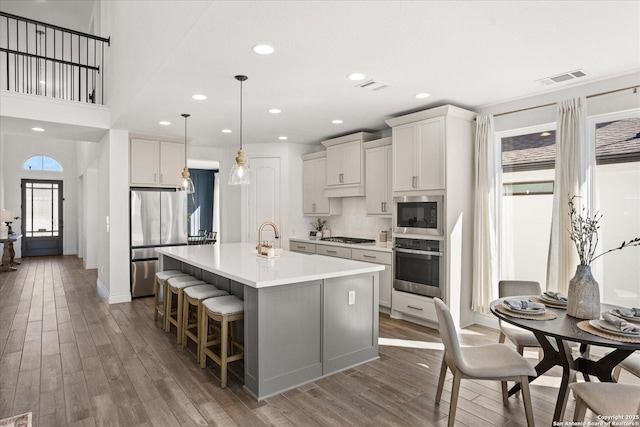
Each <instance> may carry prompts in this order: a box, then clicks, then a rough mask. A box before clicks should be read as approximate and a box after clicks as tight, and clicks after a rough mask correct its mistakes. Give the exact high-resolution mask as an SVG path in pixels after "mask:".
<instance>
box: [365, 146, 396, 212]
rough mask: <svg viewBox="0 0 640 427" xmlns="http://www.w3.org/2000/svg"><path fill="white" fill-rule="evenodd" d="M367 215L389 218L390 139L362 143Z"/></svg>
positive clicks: (390, 192)
mask: <svg viewBox="0 0 640 427" xmlns="http://www.w3.org/2000/svg"><path fill="white" fill-rule="evenodd" d="M364 149H365V170H366V173H365V176H366V179H365V181H366V193H367V199H366V205H367V215H381V216H389V217H391V213H392V203H391V201H392V177H393V155H392V154H393V153H392V146H391V138H382V139H378V140H375V141H369V142H365V143H364Z"/></svg>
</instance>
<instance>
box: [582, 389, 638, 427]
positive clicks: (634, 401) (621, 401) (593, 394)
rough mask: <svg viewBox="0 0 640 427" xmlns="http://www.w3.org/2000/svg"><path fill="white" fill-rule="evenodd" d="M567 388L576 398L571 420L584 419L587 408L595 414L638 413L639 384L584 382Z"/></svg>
mask: <svg viewBox="0 0 640 427" xmlns="http://www.w3.org/2000/svg"><path fill="white" fill-rule="evenodd" d="M569 388H571V391H572V392H573V395H574V396H575V398H576V410H575V412H574V414H573V421H584V416H585V414H586V412H587V409H590V410H591V412H593V413H594V414H596V415H619V416H625V415H640V385H637V384H619V383H597V382H584V383H572V384H569ZM630 419H631V418H628V419H626V420H630ZM624 420H625V419H623V421H624Z"/></svg>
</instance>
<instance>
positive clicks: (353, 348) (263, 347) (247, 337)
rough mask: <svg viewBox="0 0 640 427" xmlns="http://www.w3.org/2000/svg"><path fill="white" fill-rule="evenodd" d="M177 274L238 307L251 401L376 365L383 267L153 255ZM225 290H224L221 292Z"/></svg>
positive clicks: (248, 249)
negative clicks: (232, 297)
mask: <svg viewBox="0 0 640 427" xmlns="http://www.w3.org/2000/svg"><path fill="white" fill-rule="evenodd" d="M158 252H159V254H160V255H161V257H160V266H159V267H160V269H161V270H171V269H180V270H182V271H185V272H187V273H189V274H192V275H194V276H196V277H199V278H202V279H204V280H206V281H207V282H210V283H213V284H215V285H216V286H218V287H219V288H223V289H227V290H229V291H230V292H231V293H233V294H236V295H238V296H240V297H242V298H243V299H244V308H245V313H244V331H243V332H244V334H243V335H244V345H245V360H244V382H245V389H246V390H247V391H248V392H249V393H250V394H251V395H253V397H254V398H256V399H257V400H263V399H265V398H267V397H270V396H273V395H276V394H279V393H282V392H284V391H286V390H290V389H292V388H296V387H299V386H301V385H303V384H306V383H309V382H312V381H315V380H317V379H319V378H322V377H325V376H328V375H331V374H334V373H336V372H340V371H342V370H345V369H349V368H351V367H353V366H356V365H359V364H362V363H365V362H368V361H371V360H374V359H377V358H378V272H379V271H381V270H382V269H383V268H384V266H381V265H376V264H370V263H365V262H360V261H352V260H347V259H339V258H331V257H324V256H321V255H303V254H297V253H292V252H283V253H282V254H281V256H280V257H279V258H277V259H263V258H260V257H258V256H257V255H256V253H255V247H254V246H253V245H250V244H241V243H230V244H221V245H204V246H181V247H167V248H160V249H158ZM225 287H228V288H225Z"/></svg>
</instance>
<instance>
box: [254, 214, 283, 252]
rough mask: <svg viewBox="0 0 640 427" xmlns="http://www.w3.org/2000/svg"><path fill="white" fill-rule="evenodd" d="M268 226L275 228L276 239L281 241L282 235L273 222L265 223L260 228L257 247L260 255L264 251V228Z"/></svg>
mask: <svg viewBox="0 0 640 427" xmlns="http://www.w3.org/2000/svg"><path fill="white" fill-rule="evenodd" d="M267 225H269V226H271V228H273V232H274V233H275V238H276V239H279V238H280V234H279V233H278V227H276V225H275V224H274V223H273V222H269V221H267V222H263V223H262V224H260V228H258V246H256V249H257V250H258V254H260V253H261V252H262V251H261V249H262V229H263V228H264V227H266V226H267Z"/></svg>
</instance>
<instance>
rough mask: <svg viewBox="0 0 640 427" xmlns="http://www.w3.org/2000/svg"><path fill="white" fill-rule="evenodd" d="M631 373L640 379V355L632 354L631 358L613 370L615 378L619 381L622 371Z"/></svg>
mask: <svg viewBox="0 0 640 427" xmlns="http://www.w3.org/2000/svg"><path fill="white" fill-rule="evenodd" d="M623 369H624V370H625V371H627V372H629V373H630V374H633V375H635V376H636V377H638V378H640V354H638V353H632V354H631V355H630V356H629V357H627V358H626V359H624V360H623V361H622V362H620V363H619V364H618V365H617V366H616V367H615V368H613V378H614V379H615V380H616V381H618V378H620V372H621V371H622V370H623Z"/></svg>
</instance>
